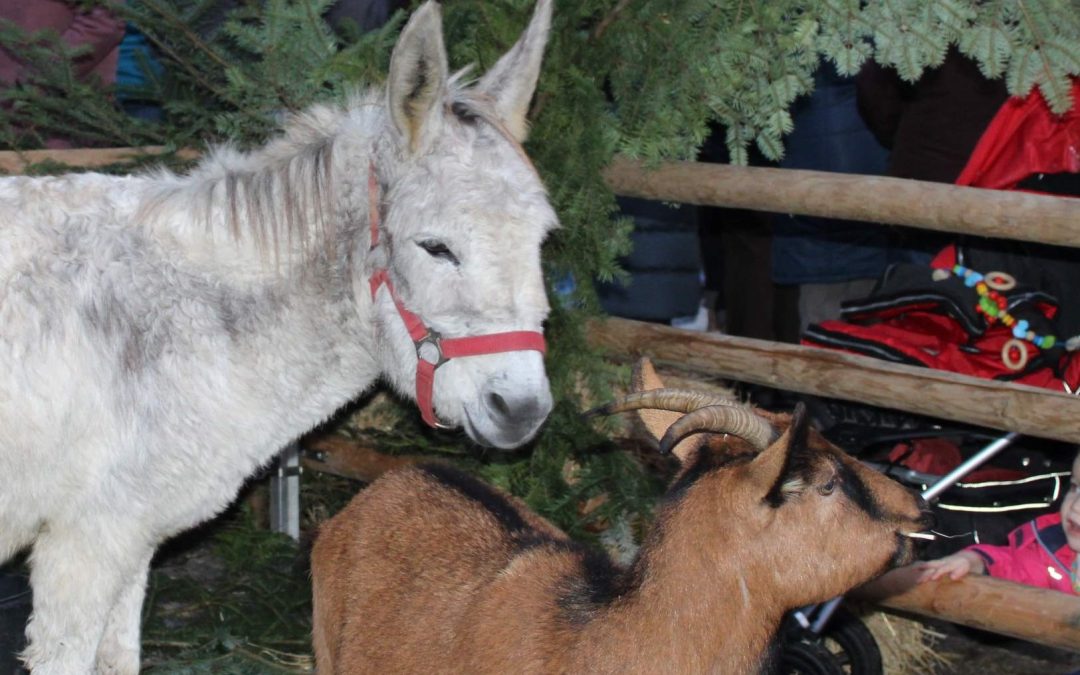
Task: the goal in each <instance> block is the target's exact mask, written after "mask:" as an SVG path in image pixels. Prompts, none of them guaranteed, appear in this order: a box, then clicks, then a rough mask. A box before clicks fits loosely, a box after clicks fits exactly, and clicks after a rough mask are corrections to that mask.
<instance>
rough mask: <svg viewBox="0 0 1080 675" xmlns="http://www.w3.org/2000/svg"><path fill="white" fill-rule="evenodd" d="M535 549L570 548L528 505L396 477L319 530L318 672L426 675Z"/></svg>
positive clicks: (440, 474)
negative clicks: (496, 585) (529, 545)
mask: <svg viewBox="0 0 1080 675" xmlns="http://www.w3.org/2000/svg"><path fill="white" fill-rule="evenodd" d="M530 541H531V542H566V541H568V539H567V537H566V535H565V534H564V533H563V532H561V531H560V530H558V529H557V528H555V527H554V526H553V525H551V524H550V523H548V522H547V521H546V520H544V519H542V518H540V517H539V516H537V515H535V514H534V513H532V512H530V511H529V510H528V509H527V508H526V507H525V506H524V504H522V503H521V502H520V501H519V500H517V499H515V498H513V497H510V496H507V495H504V494H503V493H501V492H498V491H496V490H494V489H492V488H490V487H488V486H487V485H485V484H483V483H481V482H479V481H477V480H475V479H473V478H471V477H469V476H467V475H465V474H463V473H460V472H458V471H455V470H453V469H450V468H448V467H445V466H441V465H423V466H418V467H409V468H406V469H402V470H400V471H394V472H390V473H387V474H385V475H384V476H382V477H381V478H380V479H379V480H377V481H375V482H374V483H372V484H371V485H370V486H369V487H368V488H366V489H365V490H363V491H362V492H361V493H360V494H358V495H357V496H356V497H355V498H354V499H353V500H352V501H351V502H350V503H349V504H348V505H347V506H346V507H345V508H344V509H342V510H341V511H340V512H339V513H338V514H337V515H335V516H334V517H333V518H331V519H329V520H328V521H326V522H325V523H323V524H322V526H321V527H320V529H319V534H318V537H317V539H316V541H315V545H314V548H313V551H312V557H311V567H312V585H313V601H314V618H313V621H314V638H313V641H314V647H315V657H316V662H317V665H318V669H319V672H320V673H363V672H421V671H424V670H427V669H428V668H429V666H425V665H423V664H425V663H428V664H430V660H429V659H430V658H432V655H438V654H443V655H449V654H450V653H451V652H452V651H454V645H455V644H456V643H457V642H459V641H460V640H462V639H464V638H465V636H464V635H462V634H461V632H460V630H461V628H462V626H463V625H466V621H467V616H466V615H467V614H469V613H470V612H471V611H473V610H476V609H477V605H478V604H479V603H480V602H481V601H482V596H483V595H484V594H483V593H482V589H484V588H486V587H490V586H491V585H492V583H493V582H496V581H497V580H498V578H499V577H500V575H501V574H504V573H505V570H506V569H507V566H508V565H510V564H511V562H512V561H513V560H514V558H515V557H516V556H517V555H518V554H519V553H520V552H521V550H522V543H523V542H530ZM447 542H453V544H454V545H453V546H447V545H446V544H447ZM414 659H415V660H414Z"/></svg>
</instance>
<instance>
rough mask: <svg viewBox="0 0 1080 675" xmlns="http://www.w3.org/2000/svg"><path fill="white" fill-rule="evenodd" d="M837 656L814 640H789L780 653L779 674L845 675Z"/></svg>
mask: <svg viewBox="0 0 1080 675" xmlns="http://www.w3.org/2000/svg"><path fill="white" fill-rule="evenodd" d="M843 674H844V669H843V668H842V667H841V666H840V662H839V661H837V659H836V656H835V655H833V653H832V652H830V651H829V650H828V649H826V648H825V647H824V646H822V645H820V644H817V643H814V642H788V643H785V644H784V648H783V651H782V652H781V654H780V670H779V672H778V675H843Z"/></svg>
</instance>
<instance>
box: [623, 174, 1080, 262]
mask: <svg viewBox="0 0 1080 675" xmlns="http://www.w3.org/2000/svg"><path fill="white" fill-rule="evenodd" d="M604 178H605V180H606V181H607V184H608V185H609V186H610V187H611V188H612V189H613V190H614V191H615V192H616V193H618V194H620V195H624V196H626V197H642V198H645V199H657V200H661V201H669V202H684V203H687V204H703V205H709V206H725V207H733V208H744V209H753V210H756V211H772V212H776V213H797V214H801V215H807V216H821V217H826V218H844V219H847V220H865V221H874V222H880V223H888V224H891V225H908V226H912V227H919V228H924V229H929V230H940V231H944V232H957V233H960V234H974V235H978V236H982V237H1004V238H1007V239H1022V240H1026V241H1039V242H1043V243H1046V244H1059V245H1062V246H1073V247H1080V199H1072V198H1066V197H1052V196H1047V195H1037V194H1030V193H1026V192H1011V191H1003V190H984V189H981V188H973V187H960V186H956V185H946V184H943V183H930V182H926V181H918V180H908V179H902V178H888V177H885V176H859V175H852V174H842V173H828V172H825V171H806V170H801V169H772V168H766V167H753V166H732V165H730V164H703V163H700V162H666V163H664V164H661V165H660V166H658V167H656V168H655V169H646V168H645V167H644V165H643V164H642V163H641V162H638V161H634V160H630V159H626V158H616V160H615V161H614V162H612V163H611V165H610V166H609V167H608V168H607V170H606V171H605V172H604Z"/></svg>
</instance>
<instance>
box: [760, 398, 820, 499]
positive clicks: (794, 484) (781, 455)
mask: <svg viewBox="0 0 1080 675" xmlns="http://www.w3.org/2000/svg"><path fill="white" fill-rule="evenodd" d="M809 439H810V415H809V414H807V412H806V405H805V404H803V403H801V402H800V403H799V404H798V405H796V406H795V412H794V413H792V415H791V425H790V426H789V427H788V429H787V431H785V432H784V435H783V436H781V437H780V439H779V440H778V441H776V442H775V443H773V444H772V445H771V446H769V447H768V448H766V449H765V450H763V451H762V452H761V454H760V455H758V456H757V458H756V459H755V460H754V468H755V474H756V475H757V476H759V477H760V480H761V482H762V483H763V484H765V485H769V486H770V487H769V489H768V491H767V492H766V493H765V498H764V501H765V502H766V503H767V504H768V505H769V506H772V507H773V508H776V507H778V506H780V505H782V504H783V503H784V502H785V501H787V500H788V499H789V498H790V497H793V496H795V495H798V494H801V493H802V492H803V491H804V490H806V488H807V486H808V485H809V484H810V468H811V467H810V456H811V453H810V447H809Z"/></svg>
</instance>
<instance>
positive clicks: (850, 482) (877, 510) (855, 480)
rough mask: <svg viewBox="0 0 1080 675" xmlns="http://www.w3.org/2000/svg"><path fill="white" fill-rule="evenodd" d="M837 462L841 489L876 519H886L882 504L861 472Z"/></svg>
mask: <svg viewBox="0 0 1080 675" xmlns="http://www.w3.org/2000/svg"><path fill="white" fill-rule="evenodd" d="M835 464H836V468H837V470H838V471H839V473H840V486H841V488H840V489H841V490H843V491H844V494H845V495H847V498H848V499H850V500H851V501H852V502H853V503H854V504H855V505H856V506H858V507H859V508H860V509H862V510H863V511H864V512H865V513H866V515H868V516H870V517H871V518H873V519H874V520H884V519H885V514H884V512H883V511H882V509H881V506H880V505H879V504H878V502H877V500H876V499H875V498H874V495H873V493H872V492H870V489H869V488H867V487H866V483H864V482H863V479H862V478H860V477H859V474H857V473H855V471H854V470H853V469H852V468H851V467H849V466H848V465H846V464H844V463H843V462H840V461H836V462H835Z"/></svg>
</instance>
